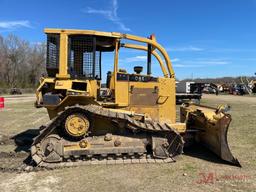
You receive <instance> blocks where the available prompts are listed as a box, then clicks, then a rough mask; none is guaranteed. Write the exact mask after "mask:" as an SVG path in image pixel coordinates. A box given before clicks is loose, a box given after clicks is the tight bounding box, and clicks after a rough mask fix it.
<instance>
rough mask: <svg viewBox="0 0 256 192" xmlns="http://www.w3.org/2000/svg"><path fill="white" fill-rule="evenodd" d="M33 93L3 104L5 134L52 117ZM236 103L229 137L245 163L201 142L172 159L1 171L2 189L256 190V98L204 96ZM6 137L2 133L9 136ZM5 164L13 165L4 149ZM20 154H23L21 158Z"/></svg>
mask: <svg viewBox="0 0 256 192" xmlns="http://www.w3.org/2000/svg"><path fill="white" fill-rule="evenodd" d="M33 102H34V99H33V95H26V96H24V97H18V98H16V97H9V98H6V102H5V108H4V109H0V135H4V136H7V137H11V136H13V135H15V134H17V133H19V132H22V131H25V130H27V129H35V128H38V127H39V126H40V125H42V124H44V123H46V122H47V121H48V117H47V113H46V110H45V109H36V108H34V107H33ZM221 103H222V104H223V103H227V104H229V105H230V106H231V111H230V113H231V115H232V118H233V121H232V123H231V126H230V129H229V133H228V141H229V145H230V148H231V151H232V153H233V154H234V156H236V157H237V158H238V159H239V161H240V163H241V165H242V168H238V167H234V166H230V165H227V164H223V162H222V161H220V160H219V159H218V158H216V156H215V155H213V154H212V153H210V152H208V151H207V150H205V149H204V148H202V147H200V146H195V147H194V148H193V149H187V150H186V151H185V153H184V154H183V155H181V156H179V157H177V158H176V160H177V162H175V163H170V164H129V165H90V166H83V167H74V168H63V169H57V170H48V171H38V172H30V173H25V172H23V173H15V172H13V173H11V172H0V191H6V192H20V191H22V192H23V191H26V192H27V191H28V192H30V191H39V192H58V191H72V192H73V191H91V192H92V191H113V192H115V191H183V192H185V191H196V192H197V191H256V150H255V148H256V126H255V123H256V122H255V119H256V97H247V96H229V95H227V96H226V95H219V96H215V95H204V96H203V100H202V104H206V105H210V106H217V105H218V104H221ZM4 136H1V137H4ZM14 148H15V146H14V144H13V143H12V142H10V143H5V144H4V145H3V144H2V145H1V144H0V163H1V164H0V167H4V166H11V165H12V164H15V162H10V161H9V160H8V158H5V157H4V155H3V154H2V153H1V152H9V151H12V150H14ZM19 158H20V157H19Z"/></svg>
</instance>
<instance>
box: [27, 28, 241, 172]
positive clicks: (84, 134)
mask: <svg viewBox="0 0 256 192" xmlns="http://www.w3.org/2000/svg"><path fill="white" fill-rule="evenodd" d="M45 33H46V34H47V63H46V67H47V68H46V69H47V73H48V76H47V77H42V78H41V79H40V85H39V87H38V88H37V91H36V97H37V100H36V102H35V106H36V107H45V108H46V109H47V111H48V114H49V118H50V119H51V120H50V122H49V123H48V124H47V125H45V126H41V127H40V134H39V135H38V136H37V137H36V138H35V139H34V141H33V144H32V146H31V157H32V159H33V160H34V162H35V163H36V164H37V165H38V166H46V167H47V166H48V167H52V166H59V165H63V166H65V165H68V164H69V163H72V164H75V163H81V162H82V163H88V162H91V161H94V162H95V161H97V162H99V163H100V162H105V161H106V160H112V162H115V163H118V162H138V163H139V162H140V163H142V162H144V163H149V162H170V161H173V160H174V157H175V156H176V155H179V154H181V153H182V152H183V147H184V146H185V145H188V144H189V143H192V142H198V143H202V144H204V145H205V146H206V147H208V148H209V149H210V150H211V151H212V152H214V153H215V154H217V155H218V156H219V157H220V158H221V159H223V160H225V161H227V162H229V163H231V164H234V165H240V164H239V162H238V160H237V159H236V158H234V157H233V155H232V154H231V152H230V149H229V146H228V143H227V130H228V126H229V124H230V121H231V116H230V115H229V114H227V113H226V109H227V108H226V107H224V106H220V107H218V108H211V107H206V106H201V105H196V104H192V103H186V104H183V105H182V106H181V109H180V122H176V102H175V93H176V90H175V75H174V71H173V68H172V64H171V60H170V58H169V56H168V54H167V52H166V50H165V49H164V48H163V47H162V46H161V45H160V44H159V43H158V42H157V41H156V38H155V36H154V35H151V36H150V37H148V38H144V37H139V36H135V35H130V34H122V33H117V32H100V31H93V30H71V29H49V28H47V29H45ZM127 42H130V43H127ZM124 48H127V49H135V50H136V51H142V52H144V53H145V54H146V55H147V62H146V63H145V66H146V70H144V69H143V67H142V66H135V67H134V72H131V73H128V72H127V69H123V68H120V67H119V65H118V61H119V59H118V58H119V53H120V52H121V50H122V49H124ZM106 52H108V53H113V54H112V55H113V71H109V72H107V71H105V72H103V73H107V76H106V82H105V83H103V82H102V81H101V79H102V71H101V70H102V60H103V58H102V56H103V55H104V53H106ZM152 55H153V56H154V57H155V60H154V61H157V62H156V63H154V65H156V64H158V65H160V68H161V70H162V73H163V75H162V76H161V77H156V76H153V75H152V65H153V62H152V61H153V60H152ZM111 64H112V63H111ZM104 65H106V63H105V64H104ZM144 71H145V72H144ZM104 84H105V87H103V85H104Z"/></svg>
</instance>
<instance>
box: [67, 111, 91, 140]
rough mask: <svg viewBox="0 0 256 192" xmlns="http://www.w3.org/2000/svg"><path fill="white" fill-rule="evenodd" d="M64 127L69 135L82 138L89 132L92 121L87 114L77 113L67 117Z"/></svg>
mask: <svg viewBox="0 0 256 192" xmlns="http://www.w3.org/2000/svg"><path fill="white" fill-rule="evenodd" d="M64 128H65V132H66V133H67V135H68V136H70V137H71V138H75V139H80V138H82V137H84V136H85V135H86V134H87V133H88V130H89V128H90V121H89V118H88V117H87V116H86V115H85V114H82V113H75V114H72V115H69V116H68V117H67V118H66V120H65V125H64Z"/></svg>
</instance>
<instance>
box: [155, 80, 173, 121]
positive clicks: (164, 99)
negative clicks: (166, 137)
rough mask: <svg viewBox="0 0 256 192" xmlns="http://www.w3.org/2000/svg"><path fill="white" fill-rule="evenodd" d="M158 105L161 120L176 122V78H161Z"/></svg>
mask: <svg viewBox="0 0 256 192" xmlns="http://www.w3.org/2000/svg"><path fill="white" fill-rule="evenodd" d="M158 106H159V120H160V122H168V123H175V122H176V96H175V79H174V78H159V100H158Z"/></svg>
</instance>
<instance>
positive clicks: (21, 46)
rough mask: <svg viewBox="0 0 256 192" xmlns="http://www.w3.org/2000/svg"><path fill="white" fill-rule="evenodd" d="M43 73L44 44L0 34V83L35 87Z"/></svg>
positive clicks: (7, 85)
mask: <svg viewBox="0 0 256 192" xmlns="http://www.w3.org/2000/svg"><path fill="white" fill-rule="evenodd" d="M42 73H45V44H31V43H29V42H27V41H24V40H21V39H20V38H18V37H17V36H15V35H9V36H7V37H6V38H3V37H1V36H0V82H1V83H0V85H1V86H6V87H15V86H18V87H35V86H36V85H37V82H38V79H39V77H40V75H41V74H42Z"/></svg>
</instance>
